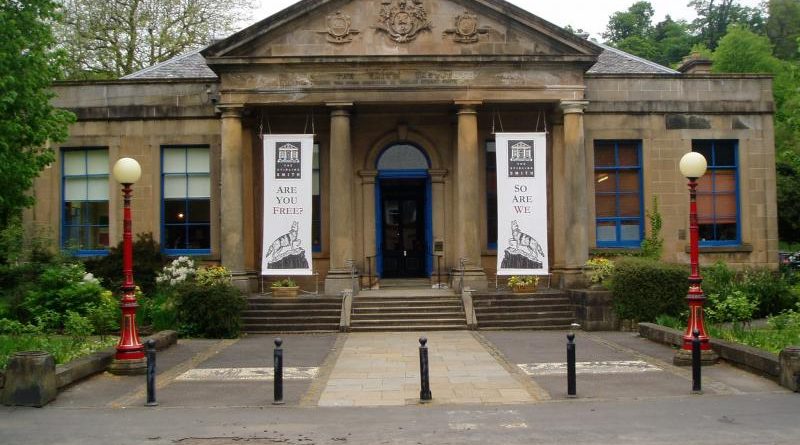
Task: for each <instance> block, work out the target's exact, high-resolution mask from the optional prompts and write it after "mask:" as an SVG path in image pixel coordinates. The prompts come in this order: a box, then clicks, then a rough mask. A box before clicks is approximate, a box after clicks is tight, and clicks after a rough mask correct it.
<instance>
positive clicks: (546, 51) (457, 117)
mask: <svg viewBox="0 0 800 445" xmlns="http://www.w3.org/2000/svg"><path fill="white" fill-rule="evenodd" d="M404 5H406V6H402V5H401V4H400V3H398V2H388V3H387V2H378V1H365V0H353V1H349V2H342V1H338V2H335V1H321V0H317V1H304V2H299V3H298V4H296V5H295V6H292V7H290V8H288V9H287V10H285V11H284V12H283V13H281V14H278V15H277V16H276V17H274V18H273V19H272V20H265V21H263V22H260V23H258V24H256V25H253V26H252V27H250V28H248V29H246V30H244V31H242V32H240V33H238V34H235V35H233V36H231V37H229V38H228V39H225V40H223V41H220V42H218V43H216V44H214V45H212V46H210V47H209V48H207V49H205V50H204V51H203V55H204V56H205V59H206V62H207V63H208V65H209V66H210V67H211V68H212V69H213V70H214V71H215V72H216V73H217V75H218V76H219V78H220V83H219V94H220V101H219V104H218V108H219V109H220V110H222V114H221V125H222V144H221V145H222V166H221V171H222V193H221V196H222V211H221V233H222V237H223V242H222V246H223V247H222V250H221V260H222V263H223V264H224V265H226V266H228V267H229V268H231V269H232V270H233V271H234V272H236V273H240V274H248V273H249V274H250V275H251V276H254V275H255V271H256V270H257V269H258V265H259V264H260V257H261V252H260V249H259V248H258V247H255V248H254V249H246V248H244V246H248V245H252V246H259V245H260V242H261V240H260V239H258V235H257V234H258V233H259V230H258V228H257V227H256V230H253V231H251V232H248V231H244V230H241V228H242V227H248V226H249V225H251V223H252V224H254V225H256V226H257V225H260V224H269V221H263V220H262V218H261V217H260V216H255V215H259V214H260V211H261V209H260V205H261V204H260V203H259V200H260V199H261V197H260V196H256V195H258V194H259V189H258V188H257V187H255V184H257V183H258V182H259V181H260V178H263V172H262V171H261V168H260V164H259V163H258V162H255V161H257V160H258V159H259V158H260V156H261V154H259V153H258V152H259V150H260V146H259V142H258V140H259V139H258V138H259V133H260V132H264V133H266V132H274V133H282V132H283V133H294V134H296V133H300V132H302V131H301V130H303V131H306V132H308V130H309V127H308V122H309V120H311V121H312V126H313V127H314V128H315V129H316V131H315V133H316V134H315V144H318V146H319V150H320V154H319V159H320V163H321V165H320V184H322V185H321V187H322V191H321V195H322V198H321V202H322V206H321V212H322V216H321V218H320V219H321V223H320V224H321V226H322V227H321V231H322V232H324V234H323V235H321V237H320V239H321V243H320V246H319V248H318V251H315V253H314V263H315V264H314V269H315V270H316V271H317V272H318V273H319V274H320V276H324V286H325V292H326V293H328V294H338V293H339V292H340V291H341V290H343V289H347V288H351V287H353V283H352V282H351V278H350V273H351V272H350V269H349V264H350V262H351V261H352V262H353V263H354V264H355V266H356V268H357V269H358V271H359V273H360V274H362V275H369V273H368V271H369V272H371V273H372V275H374V276H376V277H380V276H384V275H385V276H390V275H392V274H393V273H396V272H398V271H396V270H394V269H392V268H394V267H401V268H403V267H405V268H403V269H402V270H401V271H399V272H402V273H410V274H412V275H413V274H416V275H419V276H432V275H434V271H433V270H432V269H433V263H434V261H435V259H434V256H433V255H434V252H433V248H434V246H433V244H434V241H437V242H438V247H441V248H442V250H443V251H442V252H438V253H441V254H442V258H441V259H440V260H439V264H440V265H441V266H442V267H443V268H444V271H445V273H447V274H450V273H452V276H453V280H452V281H451V284H452V285H455V286H458V285H460V283H459V281H460V279H461V277H462V276H463V277H464V285H465V286H469V287H472V288H475V289H484V288H486V286H487V276H489V277H493V276H494V273H495V270H494V269H495V265H494V261H495V255H496V252H494V251H493V250H492V249H493V247H492V246H494V245H495V243H496V240H492V239H489V238H491V235H487V222H486V215H487V209H486V206H487V204H486V203H487V198H486V193H487V186H486V175H487V173H486V168H487V164H486V144H487V142H489V141H491V140H493V131H500V129H499V128H495V119H497V120H498V121H500V125H505V127H506V128H505V130H513V131H541V130H542V129H543V128H544V129H545V130H546V131H547V132H548V134H549V141H548V157H549V158H551V159H552V167H551V168H550V171H549V172H548V174H549V176H550V180H549V181H548V184H549V186H548V195H549V196H550V199H549V201H550V202H551V205H550V207H551V210H550V212H549V214H550V215H551V218H550V220H551V221H550V231H549V237H550V238H551V240H550V243H549V245H550V246H551V252H550V257H551V258H552V259H553V260H552V262H551V264H552V266H553V272H554V273H556V275H557V277H558V279H559V280H561V279H562V278H563V283H564V284H567V285H569V284H570V283H572V282H573V281H574V279H573V278H575V277H574V275H575V274H576V273H577V272H578V271H579V270H580V267H581V266H582V264H583V262H584V261H585V259H586V257H587V254H588V243H589V234H588V225H587V222H588V218H589V213H588V209H587V205H588V204H587V203H588V199H587V182H586V176H585V173H583V171H584V170H585V169H586V168H587V167H586V166H587V164H586V161H587V160H586V153H585V148H584V139H583V138H584V137H583V118H582V110H583V108H584V107H585V106H586V102H585V101H583V97H584V89H585V87H584V81H583V73H584V72H585V70H586V69H587V68H588V67H589V66H591V65H592V64H593V63H594V62H595V61H596V59H597V54H598V53H599V48H597V47H596V46H594V45H592V44H591V43H589V42H587V41H585V40H583V39H580V38H577V37H575V36H574V35H572V34H570V33H567V32H564V31H563V30H561V29H559V28H557V27H555V26H553V25H551V24H549V23H547V22H544V21H542V20H541V19H538V18H537V17H535V16H532V15H530V14H528V13H527V12H525V11H522V10H519V9H516V8H511V9H510V10H506V9H500V8H498V5H497V3H496V2H493V1H477V0H476V1H468V2H457V3H456V2H450V1H447V0H441V1H434V0H427V1H422V2H415V3H414V4H413V5H414V6H408V5H410V3H404ZM387 6H391V7H390V8H388V9H386V7H387ZM407 7H413V8H421V9H417V10H415V11H416V15H415V16H414V17H423V16H424V17H427V19H426V21H424V22H421V21H419V19H413V20H412V22H413V23H411V25H413V26H410V27H408V28H406V27H399V28H398V27H397V26H395V25H392V24H391V19H392V17H395V16H396V15H397V14H399V13H398V11H401V12H402V10H403V8H407ZM392 8H394V9H392ZM398 8H399V9H398ZM465 9H466V10H467V11H468V12H469V14H467V15H465ZM334 16H335V18H336V20H332V19H331V17H334ZM467 16H468V20H467V19H465V18H464V17H467ZM342 19H346V21H347V22H348V23H349V25H348V26H344V25H343V23H344V22H342V21H341V20H342ZM470 20H471V21H475V23H472V22H471V21H470ZM336 24H338V25H342V26H338V27H337V26H334V25H336ZM454 24H456V25H459V26H456V27H455V28H454V27H453V25H454ZM468 24H469V25H474V26H466V25H468ZM461 25H464V26H461ZM355 29H358V30H359V32H358V33H354V32H353V30H355ZM478 30H479V31H480V32H479V31H478ZM265 116H266V118H265ZM538 121H542V122H543V123H542V124H540V123H539V122H538ZM547 122H549V124H546V123H547ZM314 124H316V125H314ZM509 127H510V128H509ZM392 147H406V148H405V149H406V150H410V151H409V152H408V153H409V156H411V157H414V156H417V157H419V158H420V159H424V162H423V161H420V163H419V165H414V166H412V167H413V168H406V167H404V166H403V165H402V162H401V163H399V164H398V165H394V164H392V163H391V162H389V161H386V162H389V163H388V164H386V165H385V166H384V168H380V167H379V165H378V163H379V162H381V161H380V159H381V155H382V154H383V153H385V152H386V150H389V149H392ZM248 151H249V152H248ZM243 152H247V153H243ZM414 153H417V154H414ZM245 155H246V156H245ZM401 157H402V156H401ZM242 159H250V160H252V161H253V162H249V163H246V162H242ZM387 159H388V158H387ZM244 177H252V178H253V181H252V182H253V186H254V187H255V188H254V190H255V193H253V194H249V195H248V194H247V193H245V191H246V190H244V187H245V184H244V182H243V181H242V179H241V178H244ZM414 190H418V191H417V192H414ZM244 196H251V197H252V198H250V199H249V200H248V199H244V198H243V197H244ZM403 206H405V207H403ZM415 206H416V207H415ZM401 207H403V208H405V209H406V210H402V209H401ZM245 215H251V216H250V217H249V219H251V220H252V221H248V220H246V218H245ZM392 215H394V216H392ZM398 215H400V216H399V218H401V219H402V221H400V222H399V223H398V221H396V219H397V218H398ZM392 218H394V219H395V220H392ZM554 226H557V227H559V229H558V230H554V229H553V227H554ZM562 227H563V230H562V229H561V228H562ZM395 232H396V233H395ZM247 233H251V235H249V236H250V237H251V238H253V239H246V237H245V236H244V234H247ZM393 233H394V234H393ZM391 236H393V237H394V238H391ZM495 236H496V235H495ZM566 240H569V241H568V242H567V241H566ZM390 244H396V246H391V245H390ZM397 246H400V247H397ZM246 252H251V253H250V255H253V257H252V258H249V257H247V258H246V256H247V255H248V253H246ZM395 253H397V255H398V257H397V258H394V257H392V255H394V254H395ZM398 261H399V263H398ZM414 262H416V263H414ZM412 263H413V264H412ZM397 264H400V266H396V265H397ZM403 264H404V265H405V266H403ZM462 266H463V271H462ZM402 273H401V276H402ZM363 282H365V281H361V282H360V283H363Z"/></svg>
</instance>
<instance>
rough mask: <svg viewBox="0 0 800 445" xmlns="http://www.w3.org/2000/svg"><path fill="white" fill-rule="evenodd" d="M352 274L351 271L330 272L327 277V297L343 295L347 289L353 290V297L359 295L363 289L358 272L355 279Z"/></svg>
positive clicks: (337, 270) (332, 270)
mask: <svg viewBox="0 0 800 445" xmlns="http://www.w3.org/2000/svg"><path fill="white" fill-rule="evenodd" d="M350 274H351V272H350V270H349V269H331V270H329V271H328V275H327V276H326V277H325V295H341V293H342V291H343V290H345V289H352V290H353V295H358V291H359V290H360V289H361V286H360V285H359V276H358V272H356V276H355V278H353V277H352V276H351V275H350Z"/></svg>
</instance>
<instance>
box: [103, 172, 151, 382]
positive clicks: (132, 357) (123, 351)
mask: <svg viewBox="0 0 800 445" xmlns="http://www.w3.org/2000/svg"><path fill="white" fill-rule="evenodd" d="M112 173H113V176H114V179H115V180H116V181H117V182H119V183H120V184H122V197H123V200H124V201H123V202H124V205H123V231H122V273H123V275H124V282H123V283H122V286H121V290H122V299H121V300H120V303H119V306H120V308H121V309H122V322H121V323H120V339H119V343H118V344H117V353H116V355H115V356H114V361H113V362H112V364H111V368H110V369H109V370H110V371H111V372H112V373H114V374H144V373H145V371H146V370H147V363H146V361H145V355H144V346H143V345H142V342H141V340H139V332H138V331H137V330H136V308H137V307H139V305H138V304H137V303H136V284H134V282H133V234H132V230H131V225H132V224H131V195H132V193H133V188H132V187H131V186H132V185H133V184H134V183H135V182H136V181H138V180H139V178H140V177H141V176H142V168H141V167H140V166H139V163H138V162H136V160H135V159H131V158H122V159H120V160H118V161H117V163H116V164H114V169H113V170H112Z"/></svg>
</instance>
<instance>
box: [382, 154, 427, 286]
mask: <svg viewBox="0 0 800 445" xmlns="http://www.w3.org/2000/svg"><path fill="white" fill-rule="evenodd" d="M376 164H377V165H376V168H377V170H378V178H377V181H376V183H375V189H376V190H375V197H376V202H375V210H376V215H375V222H376V229H377V236H376V240H375V241H376V250H377V252H378V273H379V274H380V276H381V277H382V278H418V277H428V276H430V273H431V267H432V260H431V238H432V216H431V180H430V175H429V174H428V169H429V168H430V160H429V159H428V157H427V156H426V155H425V153H424V152H423V151H422V150H420V149H419V148H418V147H416V146H414V145H411V144H408V143H395V144H392V145H390V146H389V147H387V148H386V149H385V150H384V151H383V152H382V153H381V154H380V156H379V157H378V161H377V163H376Z"/></svg>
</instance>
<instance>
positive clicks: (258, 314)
mask: <svg viewBox="0 0 800 445" xmlns="http://www.w3.org/2000/svg"><path fill="white" fill-rule="evenodd" d="M264 317H269V318H287V317H303V318H306V319H308V318H314V319H317V318H330V317H335V318H337V319H339V318H341V317H342V312H341V310H338V311H313V312H296V311H268V310H245V311H242V319H243V320H244V319H252V318H264Z"/></svg>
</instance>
